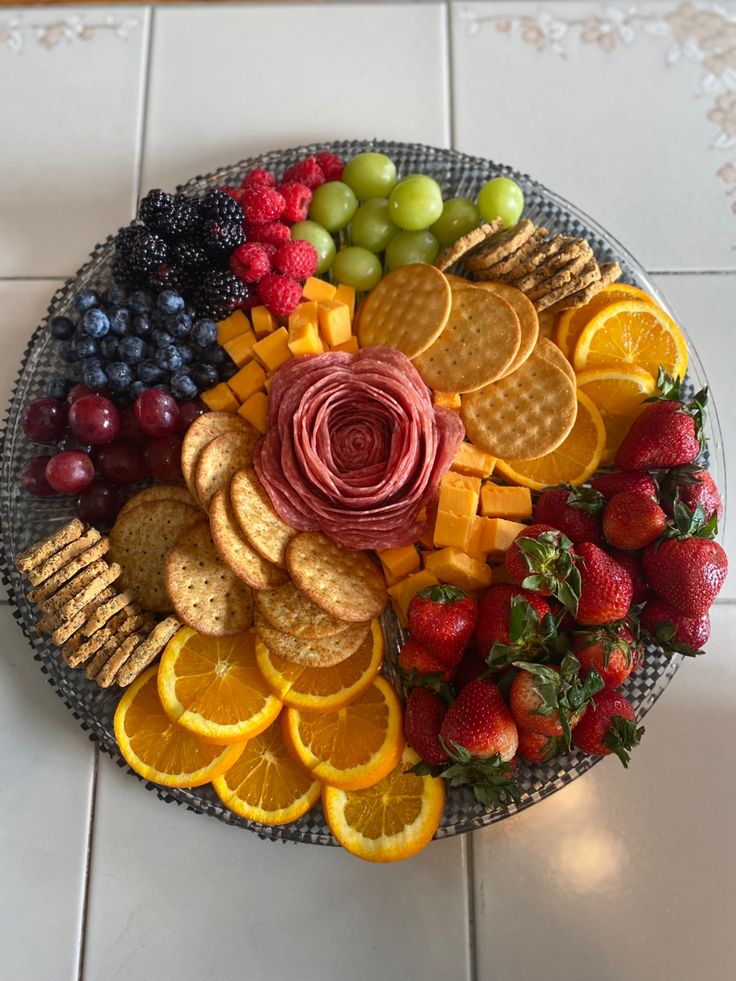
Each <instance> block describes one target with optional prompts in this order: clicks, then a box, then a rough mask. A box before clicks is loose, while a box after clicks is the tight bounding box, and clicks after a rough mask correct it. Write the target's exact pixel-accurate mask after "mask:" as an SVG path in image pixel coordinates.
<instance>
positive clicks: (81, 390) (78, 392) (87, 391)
mask: <svg viewBox="0 0 736 981" xmlns="http://www.w3.org/2000/svg"><path fill="white" fill-rule="evenodd" d="M94 394H95V390H94V388H90V387H89V385H85V384H84V383H83V382H79V383H78V384H77V385H75V386H74V388H72V389H70V391H69V394H68V395H67V397H66V400H67V402H68V403H69V405H72V404H73V403H74V402H76V401H77V399H81V398H84V396H85V395H94Z"/></svg>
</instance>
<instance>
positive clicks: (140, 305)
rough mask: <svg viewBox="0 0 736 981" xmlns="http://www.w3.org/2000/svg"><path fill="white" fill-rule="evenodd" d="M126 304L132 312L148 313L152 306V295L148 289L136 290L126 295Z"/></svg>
mask: <svg viewBox="0 0 736 981" xmlns="http://www.w3.org/2000/svg"><path fill="white" fill-rule="evenodd" d="M128 306H129V307H130V309H131V310H132V311H133V313H148V312H149V310H150V309H151V308H152V307H153V297H152V296H151V294H150V293H149V292H148V290H136V291H135V293H131V294H130V296H129V297H128Z"/></svg>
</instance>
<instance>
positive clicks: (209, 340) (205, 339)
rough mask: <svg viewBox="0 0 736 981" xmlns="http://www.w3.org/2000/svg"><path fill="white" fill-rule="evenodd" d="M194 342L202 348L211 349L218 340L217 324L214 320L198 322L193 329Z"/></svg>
mask: <svg viewBox="0 0 736 981" xmlns="http://www.w3.org/2000/svg"><path fill="white" fill-rule="evenodd" d="M192 340H193V341H194V343H195V344H199V346H200V347H209V346H210V344H214V343H215V341H216V340H217V324H216V323H215V321H214V320H198V321H197V322H196V323H195V325H194V327H192Z"/></svg>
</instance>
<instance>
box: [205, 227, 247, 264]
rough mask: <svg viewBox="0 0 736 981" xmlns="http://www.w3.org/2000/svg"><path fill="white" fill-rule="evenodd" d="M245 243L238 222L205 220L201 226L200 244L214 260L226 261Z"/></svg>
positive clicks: (243, 233)
mask: <svg viewBox="0 0 736 981" xmlns="http://www.w3.org/2000/svg"><path fill="white" fill-rule="evenodd" d="M244 242H245V232H244V231H243V223H242V222H240V221H222V220H215V219H213V220H211V221H210V220H207V221H205V222H204V224H203V225H202V244H203V245H204V247H205V249H206V250H207V252H208V253H209V254H210V255H211V256H212V257H213V258H214V259H227V258H228V256H229V255H231V253H232V252H234V251H235V249H237V247H238V246H239V245H243V244H244Z"/></svg>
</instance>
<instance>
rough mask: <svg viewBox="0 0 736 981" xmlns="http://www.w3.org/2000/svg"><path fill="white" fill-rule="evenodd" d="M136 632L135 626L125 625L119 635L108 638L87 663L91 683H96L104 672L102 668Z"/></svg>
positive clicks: (119, 629)
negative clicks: (99, 675)
mask: <svg viewBox="0 0 736 981" xmlns="http://www.w3.org/2000/svg"><path fill="white" fill-rule="evenodd" d="M141 625H142V624H141V623H139V624H138V626H139V627H140V626H141ZM134 632H136V627H135V626H133V625H132V624H131V623H129V622H126V623H123V624H122V625H121V626H120V627H119V628H118V631H117V633H115V634H112V635H111V636H110V637H108V639H107V640H106V641H105V643H104V644H103V645H102V647H100V649H99V650H98V651H97V653H96V654H95V655H94V657H93V658H92V659H91V660H90V661H88V662H87V666H86V667H85V670H84V674H85V677H87V678H89V680H90V681H94V680H95V679H96V678H97V675H98V674H99V673H100V671H101V670H102V668H104V666H105V665H106V664H107V662H108V661H109V659H110V658H111V657H112V655H113V654H114V653H115V651H116V650H117V649H118V648H119V647H120V645H121V644H122V643H123V641H124V640H125V639H126V638H127V637H130V636H131V634H133V633H134Z"/></svg>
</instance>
